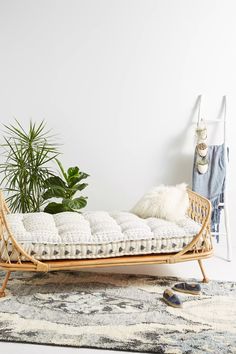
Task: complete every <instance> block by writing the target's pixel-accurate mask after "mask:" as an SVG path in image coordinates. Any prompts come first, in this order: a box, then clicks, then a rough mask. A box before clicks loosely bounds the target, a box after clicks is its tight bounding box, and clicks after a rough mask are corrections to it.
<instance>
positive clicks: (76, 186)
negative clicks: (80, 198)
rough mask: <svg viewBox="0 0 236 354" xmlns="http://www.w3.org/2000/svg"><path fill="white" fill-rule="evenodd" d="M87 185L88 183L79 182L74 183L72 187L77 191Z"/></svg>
mask: <svg viewBox="0 0 236 354" xmlns="http://www.w3.org/2000/svg"><path fill="white" fill-rule="evenodd" d="M87 186H88V183H80V184H76V185H75V186H74V187H75V188H76V189H77V191H82V190H83V189H85V188H86V187H87Z"/></svg>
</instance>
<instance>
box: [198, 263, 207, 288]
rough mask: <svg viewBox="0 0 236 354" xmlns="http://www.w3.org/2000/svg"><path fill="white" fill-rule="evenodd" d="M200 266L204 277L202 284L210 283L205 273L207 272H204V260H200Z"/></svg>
mask: <svg viewBox="0 0 236 354" xmlns="http://www.w3.org/2000/svg"><path fill="white" fill-rule="evenodd" d="M198 264H199V266H200V268H201V272H202V275H203V280H202V282H203V283H209V279H208V278H207V276H206V273H205V270H204V267H203V264H202V260H201V259H198Z"/></svg>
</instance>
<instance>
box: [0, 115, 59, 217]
mask: <svg viewBox="0 0 236 354" xmlns="http://www.w3.org/2000/svg"><path fill="white" fill-rule="evenodd" d="M4 133H5V134H4V137H3V139H4V142H3V143H2V144H1V148H2V152H1V160H2V163H1V164H0V173H1V176H2V179H1V186H2V188H4V190H5V191H6V192H7V194H8V197H7V202H8V204H9V206H10V209H11V211H12V212H22V213H28V212H37V211H40V208H41V207H42V205H43V203H44V200H43V198H42V194H43V192H44V182H45V180H46V179H47V178H48V177H49V176H51V175H52V171H51V169H50V167H49V164H50V163H51V161H52V160H53V159H54V158H55V157H56V156H57V155H58V151H57V145H56V144H54V143H53V139H52V138H53V137H52V136H51V135H50V134H49V131H48V130H46V126H45V123H44V122H43V121H42V122H41V123H39V124H37V123H33V122H30V123H29V126H28V127H27V128H24V127H23V126H22V125H21V124H20V123H19V122H18V121H17V120H16V121H15V124H10V125H8V126H7V125H5V132H4Z"/></svg>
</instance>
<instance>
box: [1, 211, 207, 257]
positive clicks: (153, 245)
mask: <svg viewBox="0 0 236 354" xmlns="http://www.w3.org/2000/svg"><path fill="white" fill-rule="evenodd" d="M7 220H8V222H9V225H10V229H11V230H12V233H13V235H14V236H15V238H16V240H17V241H18V243H19V244H21V245H22V246H23V248H24V249H25V250H26V252H28V253H29V254H31V255H33V256H34V257H35V258H37V259H41V260H55V259H84V258H102V257H117V256H124V255H137V254H151V253H171V252H177V251H180V250H181V249H182V248H183V247H185V246H186V245H187V244H188V243H189V242H191V240H192V239H193V237H194V236H195V235H196V234H197V233H198V232H199V230H200V227H201V225H199V224H197V223H196V222H194V221H193V220H192V219H190V218H188V217H186V218H184V219H182V220H180V221H178V222H176V223H175V222H170V221H166V220H163V219H157V218H147V219H141V218H139V217H138V216H136V215H134V214H132V213H129V212H112V213H108V212H104V211H95V212H84V213H82V214H79V213H71V212H65V213H60V214H55V215H50V214H46V213H43V212H40V213H29V214H8V215H7ZM3 258H4V255H3ZM11 258H12V259H14V253H13V254H12V255H11Z"/></svg>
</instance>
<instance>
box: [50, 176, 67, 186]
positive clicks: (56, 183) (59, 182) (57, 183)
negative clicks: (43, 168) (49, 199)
mask: <svg viewBox="0 0 236 354" xmlns="http://www.w3.org/2000/svg"><path fill="white" fill-rule="evenodd" d="M45 187H46V188H52V187H61V188H64V189H66V184H65V182H64V181H63V180H62V179H61V178H60V177H58V176H53V177H49V178H47V179H46V181H45Z"/></svg>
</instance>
